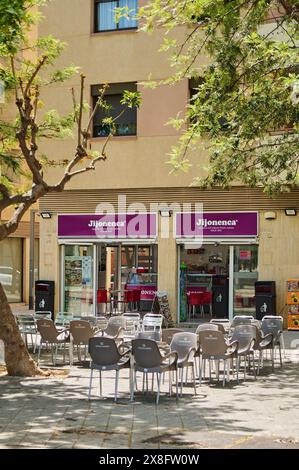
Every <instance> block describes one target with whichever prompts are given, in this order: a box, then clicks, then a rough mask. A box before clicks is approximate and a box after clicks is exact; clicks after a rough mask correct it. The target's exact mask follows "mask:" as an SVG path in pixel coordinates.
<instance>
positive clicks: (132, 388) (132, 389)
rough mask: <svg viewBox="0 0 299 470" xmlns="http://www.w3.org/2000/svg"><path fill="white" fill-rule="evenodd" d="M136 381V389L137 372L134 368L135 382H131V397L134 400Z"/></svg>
mask: <svg viewBox="0 0 299 470" xmlns="http://www.w3.org/2000/svg"><path fill="white" fill-rule="evenodd" d="M134 382H135V385H136V389H137V373H136V371H135V370H134V369H133V383H132V384H131V397H130V401H134V388H135V387H134Z"/></svg>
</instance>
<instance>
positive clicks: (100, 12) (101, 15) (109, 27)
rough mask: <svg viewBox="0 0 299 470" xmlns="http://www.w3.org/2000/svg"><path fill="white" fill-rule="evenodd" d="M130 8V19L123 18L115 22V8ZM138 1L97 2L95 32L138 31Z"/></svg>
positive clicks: (109, 0)
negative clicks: (136, 16)
mask: <svg viewBox="0 0 299 470" xmlns="http://www.w3.org/2000/svg"><path fill="white" fill-rule="evenodd" d="M124 7H127V8H128V17H125V16H122V17H121V18H119V20H118V22H117V23H116V22H115V8H124ZM136 12H137V0H114V1H111V0H96V1H95V32H100V31H116V30H121V29H136V28H137V20H135V19H134V16H135V15H136Z"/></svg>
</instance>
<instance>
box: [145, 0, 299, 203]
mask: <svg viewBox="0 0 299 470" xmlns="http://www.w3.org/2000/svg"><path fill="white" fill-rule="evenodd" d="M140 16H141V17H142V18H143V19H145V26H144V29H145V30H147V31H149V32H150V31H152V30H153V29H154V28H156V27H159V28H161V27H162V28H164V29H165V39H164V44H163V45H162V47H161V50H163V51H169V52H170V60H171V65H172V66H173V68H174V72H173V75H172V76H171V77H169V78H168V79H167V80H164V81H163V83H175V82H176V81H179V80H181V79H183V78H185V77H187V78H190V79H191V78H193V79H194V80H195V81H196V83H197V86H196V90H195V94H194V95H193V96H192V97H191V99H190V101H189V104H188V107H187V111H186V114H185V116H184V117H183V118H174V119H173V120H172V123H173V124H174V125H175V126H176V127H177V128H178V129H183V131H182V135H181V137H180V140H179V144H178V145H177V146H176V147H174V148H173V149H172V151H171V155H170V163H171V165H172V167H173V169H174V170H178V169H183V170H187V169H188V167H189V166H190V162H189V159H188V153H189V150H190V149H196V147H197V145H198V143H199V141H200V142H202V141H203V140H204V141H207V142H208V150H209V153H210V165H209V172H208V176H207V177H205V178H200V177H195V178H194V183H195V184H200V185H202V186H203V187H211V186H215V185H221V186H224V187H227V186H228V185H230V184H231V183H232V182H233V181H237V182H239V183H242V184H246V185H250V186H262V187H264V188H265V191H267V192H268V193H270V194H271V193H273V192H276V191H280V190H285V189H287V188H289V187H290V186H292V185H294V184H296V185H297V184H298V177H299V176H298V165H299V152H298V150H299V136H298V128H299V119H298V118H299V110H298V104H299V100H298V95H299V63H298V62H299V61H298V40H299V30H298V19H299V1H298V0H277V1H275V2H274V1H273V0H152V1H151V2H150V3H149V5H147V6H145V7H144V8H143V9H141V11H140ZM178 27H185V30H186V34H185V37H184V41H183V42H178V40H177V39H176V35H175V34H173V30H174V29H176V30H177V28H178ZM204 57H206V58H207V60H206V59H203V58H204Z"/></svg>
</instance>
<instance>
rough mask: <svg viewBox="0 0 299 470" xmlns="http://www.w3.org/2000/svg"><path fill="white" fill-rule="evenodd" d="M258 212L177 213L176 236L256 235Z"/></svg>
mask: <svg viewBox="0 0 299 470" xmlns="http://www.w3.org/2000/svg"><path fill="white" fill-rule="evenodd" d="M257 235H258V213H257V212H203V213H177V214H176V237H177V238H184V237H188V238H190V237H256V236H257Z"/></svg>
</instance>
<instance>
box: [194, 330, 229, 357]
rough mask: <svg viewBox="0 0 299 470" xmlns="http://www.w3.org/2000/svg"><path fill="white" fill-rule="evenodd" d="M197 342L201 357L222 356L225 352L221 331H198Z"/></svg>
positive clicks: (225, 347) (225, 345) (225, 346)
mask: <svg viewBox="0 0 299 470" xmlns="http://www.w3.org/2000/svg"><path fill="white" fill-rule="evenodd" d="M199 342H200V346H201V353H202V354H203V355H207V356H223V355H224V354H225V353H226V351H227V344H226V342H225V339H224V336H223V333H221V331H212V330H210V331H208V330H207V331H200V332H199Z"/></svg>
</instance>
